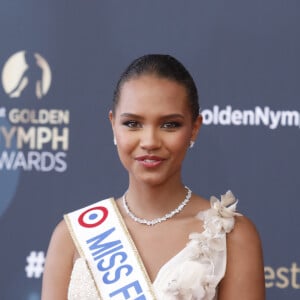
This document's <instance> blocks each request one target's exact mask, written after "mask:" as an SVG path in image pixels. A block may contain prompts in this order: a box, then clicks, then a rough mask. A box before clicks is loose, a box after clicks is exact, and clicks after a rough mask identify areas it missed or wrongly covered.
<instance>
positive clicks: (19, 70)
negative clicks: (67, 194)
mask: <svg viewBox="0 0 300 300" xmlns="http://www.w3.org/2000/svg"><path fill="white" fill-rule="evenodd" d="M2 85H3V89H4V91H5V92H6V94H7V96H8V99H7V103H8V104H7V106H0V170H7V171H8V170H12V171H13V170H23V171H31V170H36V171H41V172H49V171H56V172H64V171H65V170H66V169H67V162H66V157H67V151H68V149H69V127H68V126H69V124H70V112H69V110H62V109H57V108H52V109H49V108H47V109H45V108H41V107H40V105H41V103H43V102H40V101H39V100H40V99H42V98H43V97H44V96H45V95H46V94H47V92H48V90H49V88H50V85H51V70H50V67H49V64H48V63H47V61H46V60H45V59H44V58H43V57H42V56H41V55H40V54H38V53H30V52H26V51H20V52H17V53H15V54H13V55H12V56H11V57H10V58H8V60H7V61H6V62H5V64H4V67H3V70H2ZM9 98H11V99H13V98H19V100H18V101H17V102H15V101H13V102H12V100H11V99H9ZM34 98H35V99H36V102H35V103H36V104H34V105H33V108H26V103H27V101H28V100H32V99H34ZM43 101H44V100H43ZM13 103H15V104H16V103H20V106H21V104H22V108H21V107H13V108H12V107H11V105H12V104H13ZM31 104H32V102H31ZM14 106H15V105H14ZM24 106H25V108H24ZM36 107H38V108H36Z"/></svg>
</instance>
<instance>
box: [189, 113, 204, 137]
mask: <svg viewBox="0 0 300 300" xmlns="http://www.w3.org/2000/svg"><path fill="white" fill-rule="evenodd" d="M201 125H202V116H201V115H199V116H198V117H197V119H196V120H195V121H194V123H193V129H192V137H191V140H192V141H195V140H196V139H197V136H198V133H199V130H200V127H201Z"/></svg>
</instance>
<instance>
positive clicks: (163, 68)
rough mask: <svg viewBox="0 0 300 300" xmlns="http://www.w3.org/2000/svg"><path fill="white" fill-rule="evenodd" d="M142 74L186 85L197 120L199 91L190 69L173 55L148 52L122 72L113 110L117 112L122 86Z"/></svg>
mask: <svg viewBox="0 0 300 300" xmlns="http://www.w3.org/2000/svg"><path fill="white" fill-rule="evenodd" d="M142 75H154V76H157V77H161V78H166V79H169V80H173V81H175V82H177V83H179V84H181V85H182V86H184V87H185V89H186V92H187V96H188V102H189V106H190V110H191V114H192V120H193V121H195V120H196V118H197V117H198V115H199V102H198V92H197V87H196V85H195V82H194V80H193V78H192V76H191V75H190V73H189V72H188V70H187V69H186V68H185V67H184V66H183V64H182V63H180V62H179V61H178V60H177V59H175V58H174V57H173V56H171V55H167V54H148V55H144V56H141V57H139V58H137V59H135V60H134V61H133V62H132V63H131V64H130V65H129V66H128V67H127V68H126V69H125V71H124V72H123V73H122V74H121V76H120V79H119V81H118V83H117V86H116V88H115V91H114V97H113V107H112V112H113V114H114V113H115V110H116V107H117V105H118V102H119V98H120V93H121V89H122V86H123V84H124V83H125V82H127V81H129V80H131V79H134V78H138V77H139V76H142Z"/></svg>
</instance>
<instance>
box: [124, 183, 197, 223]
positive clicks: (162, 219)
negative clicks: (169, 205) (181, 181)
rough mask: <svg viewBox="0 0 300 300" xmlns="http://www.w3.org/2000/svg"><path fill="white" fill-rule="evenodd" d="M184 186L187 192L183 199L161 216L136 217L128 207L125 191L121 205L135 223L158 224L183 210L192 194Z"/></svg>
mask: <svg viewBox="0 0 300 300" xmlns="http://www.w3.org/2000/svg"><path fill="white" fill-rule="evenodd" d="M185 188H186V190H187V194H186V196H185V198H184V200H183V201H182V202H181V203H180V204H179V206H178V207H177V208H175V209H174V210H172V211H170V212H168V213H167V214H165V215H164V216H163V217H161V218H156V219H152V220H146V219H141V218H139V217H137V216H136V215H135V214H134V213H133V212H132V211H131V210H130V209H129V207H128V204H127V200H126V193H127V192H126V193H125V194H124V195H123V197H122V201H123V206H124V209H125V211H126V213H127V214H128V215H129V217H130V218H131V219H132V220H133V221H135V222H137V223H140V224H145V225H148V226H153V225H155V224H158V223H161V222H164V221H167V220H168V219H171V218H172V217H173V216H174V215H176V214H178V213H180V212H181V211H182V210H183V208H184V207H185V206H186V205H187V203H188V202H189V201H190V199H191V196H192V191H191V190H190V189H189V188H188V187H187V186H185Z"/></svg>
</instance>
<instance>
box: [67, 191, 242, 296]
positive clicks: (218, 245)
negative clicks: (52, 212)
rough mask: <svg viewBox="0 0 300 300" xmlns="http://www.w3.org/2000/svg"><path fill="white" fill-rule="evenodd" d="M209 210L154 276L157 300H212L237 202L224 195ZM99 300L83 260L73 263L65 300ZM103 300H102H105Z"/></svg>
mask: <svg viewBox="0 0 300 300" xmlns="http://www.w3.org/2000/svg"><path fill="white" fill-rule="evenodd" d="M210 202H211V208H210V209H208V210H205V211H202V212H200V213H199V214H198V215H197V216H196V217H197V218H199V219H201V220H203V231H202V230H199V231H200V232H199V233H198V232H195V233H191V234H190V235H189V239H190V241H189V242H188V243H187V245H186V247H185V248H184V249H183V250H181V251H180V252H179V253H178V254H176V255H175V256H174V257H173V258H171V259H170V260H169V261H168V262H167V263H166V264H165V265H163V267H162V268H161V269H160V271H159V272H158V274H157V277H156V279H155V281H154V282H153V289H154V292H155V295H156V298H157V300H216V299H217V288H218V284H219V282H220V281H221V279H222V278H223V277H224V274H225V270H226V233H229V232H230V231H231V230H232V229H233V227H234V216H236V215H240V214H238V213H236V212H235V211H236V204H237V201H236V199H235V197H234V196H233V194H232V193H231V192H230V191H228V192H227V193H226V194H225V195H222V196H221V200H218V199H217V198H215V197H211V200H210ZM79 299H80V300H99V296H98V293H97V290H96V288H95V285H94V282H93V280H92V278H91V275H90V272H89V271H88V267H87V264H86V262H85V259H84V258H79V259H77V260H76V261H75V264H74V267H73V271H72V275H71V280H70V285H69V291H68V300H79ZM105 300H106V299H105Z"/></svg>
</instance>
